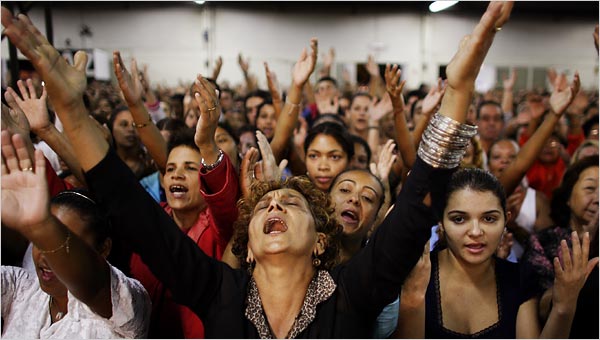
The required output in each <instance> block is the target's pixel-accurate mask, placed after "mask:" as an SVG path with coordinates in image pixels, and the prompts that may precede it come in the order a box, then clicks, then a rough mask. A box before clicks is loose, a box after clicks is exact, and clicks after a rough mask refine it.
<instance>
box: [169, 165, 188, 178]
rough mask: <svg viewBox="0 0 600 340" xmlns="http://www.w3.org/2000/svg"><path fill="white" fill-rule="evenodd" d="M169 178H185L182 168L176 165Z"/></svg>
mask: <svg viewBox="0 0 600 340" xmlns="http://www.w3.org/2000/svg"><path fill="white" fill-rule="evenodd" d="M171 178H178V179H183V178H185V172H184V171H183V168H181V167H178V168H176V169H175V170H173V172H172V173H171Z"/></svg>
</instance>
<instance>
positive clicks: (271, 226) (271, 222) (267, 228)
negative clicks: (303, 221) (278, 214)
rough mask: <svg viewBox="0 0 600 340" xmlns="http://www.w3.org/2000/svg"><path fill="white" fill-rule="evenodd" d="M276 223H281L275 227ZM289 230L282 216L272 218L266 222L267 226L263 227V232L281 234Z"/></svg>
mask: <svg viewBox="0 0 600 340" xmlns="http://www.w3.org/2000/svg"><path fill="white" fill-rule="evenodd" d="M276 224H281V226H278V227H277V228H274V226H275V225H276ZM286 230H287V225H286V224H285V222H284V221H283V220H282V219H280V218H270V219H268V220H267V222H266V223H265V227H264V228H263V232H264V233H265V234H279V233H282V232H285V231H286Z"/></svg>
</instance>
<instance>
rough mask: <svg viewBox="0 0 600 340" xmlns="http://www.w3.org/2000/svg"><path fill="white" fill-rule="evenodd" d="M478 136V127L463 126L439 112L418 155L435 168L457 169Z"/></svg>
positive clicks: (420, 145)
mask: <svg viewBox="0 0 600 340" xmlns="http://www.w3.org/2000/svg"><path fill="white" fill-rule="evenodd" d="M476 134H477V126H475V125H469V124H461V123H459V122H457V121H455V120H454V119H452V118H449V117H446V116H444V115H442V114H440V113H439V112H437V113H436V114H435V115H433V117H432V118H431V121H430V122H429V125H427V129H426V130H425V132H423V137H422V139H421V143H420V144H419V150H418V152H417V154H418V155H419V157H421V159H422V160H424V161H425V162H426V163H427V164H429V165H431V166H433V167H434V168H446V169H451V168H455V167H457V166H459V165H460V161H461V160H462V158H463V156H464V154H465V151H466V150H467V146H468V145H469V141H470V140H471V138H472V137H473V136H475V135H476Z"/></svg>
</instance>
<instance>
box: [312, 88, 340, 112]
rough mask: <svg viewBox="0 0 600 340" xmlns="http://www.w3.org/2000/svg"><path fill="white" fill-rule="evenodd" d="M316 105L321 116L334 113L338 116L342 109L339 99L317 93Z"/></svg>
mask: <svg viewBox="0 0 600 340" xmlns="http://www.w3.org/2000/svg"><path fill="white" fill-rule="evenodd" d="M315 104H316V105H317V110H318V111H319V113H320V114H325V113H333V114H337V113H338V110H339V108H340V104H339V102H338V97H337V96H334V97H333V98H331V97H329V96H327V95H325V94H323V93H321V92H316V93H315Z"/></svg>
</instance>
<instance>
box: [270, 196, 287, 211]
mask: <svg viewBox="0 0 600 340" xmlns="http://www.w3.org/2000/svg"><path fill="white" fill-rule="evenodd" d="M274 210H277V211H281V212H285V208H284V207H283V206H282V205H281V204H279V202H277V201H276V200H274V199H272V200H271V203H270V204H269V208H268V209H267V212H272V211H274Z"/></svg>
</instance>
